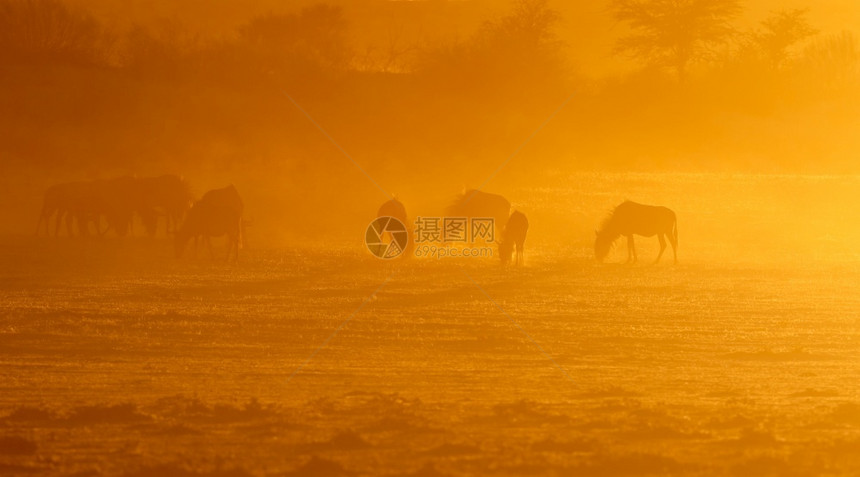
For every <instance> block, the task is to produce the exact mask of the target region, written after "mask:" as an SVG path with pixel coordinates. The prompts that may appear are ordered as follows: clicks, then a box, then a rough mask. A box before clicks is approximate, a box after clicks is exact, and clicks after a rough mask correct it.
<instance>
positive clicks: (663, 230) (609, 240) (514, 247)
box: [377, 189, 678, 265]
mask: <svg viewBox="0 0 860 477" xmlns="http://www.w3.org/2000/svg"><path fill="white" fill-rule="evenodd" d="M445 213H446V214H448V215H449V216H453V217H466V218H492V219H493V223H494V225H495V228H496V230H497V231H499V232H500V235H501V240H500V241H497V242H498V246H499V258H500V259H501V261H502V264H507V263H509V262H510V261H511V259H512V257H513V255H514V251H516V260H515V264H516V265H521V264H523V263H524V261H525V254H524V250H523V246H524V244H525V241H526V234H527V232H528V230H529V221H528V218H526V216H525V214H524V213H522V212H521V211H518V210H513V211H512V208H511V203H510V202H509V201H508V200H507V199H505V198H504V197H502V196H501V195H498V194H490V193H487V192H483V191H480V190H474V189H473V190H467V191H465V192H463V193H462V194H460V195H459V196H458V197H457V198H456V200H455V201H454V203H452V204H451V205H450V206H448V207H447V208H446V209H445ZM384 216H388V217H394V218H396V219H398V220H400V221H401V222H403V223H404V224H408V221H407V214H406V207H405V206H404V205H403V203H401V202H400V201H399V200H398V199H397V198H392V199H391V200H389V201H387V202H385V203H384V204H382V206H381V207H380V208H379V210H378V211H377V217H384ZM596 235H597V237H596V239H595V241H594V254H595V257H597V259H598V260H599V261H601V262H602V261H603V260H604V259H605V258H606V256H607V255H608V254H609V250H610V249H611V248H612V246H613V245H614V243H615V241H616V240H618V238H619V237H621V236H624V237H626V238H627V252H628V256H627V262H628V263H630V262H636V261H637V256H636V249H635V247H634V245H633V236H634V235H642V236H645V237H653V236H654V235H657V238H658V240H659V241H660V253H659V254H658V255H657V259H656V260H655V261H654V263H657V262H659V261H660V258H661V257H662V256H663V252H664V251H665V250H666V239H667V238H668V240H669V243H670V244H671V245H672V253H673V255H674V258H675V263H677V262H678V251H677V248H678V224H677V219H676V217H675V213H674V212H673V211H672V210H670V209H668V208H666V207H661V206H651V205H643V204H637V203H636V202H631V201H625V202H623V203H621V204H620V205H619V206H617V207H616V208H615V209H614V210H613V211H612V212H611V213H610V214H609V216H607V218H606V219H605V220H604V221H603V224H602V225H601V227H600V229H598V230H597V231H596ZM496 236H498V234H497V235H496ZM409 243H410V244H411V243H412V240H411V237H410V241H409Z"/></svg>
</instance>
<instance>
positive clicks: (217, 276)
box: [0, 185, 860, 477]
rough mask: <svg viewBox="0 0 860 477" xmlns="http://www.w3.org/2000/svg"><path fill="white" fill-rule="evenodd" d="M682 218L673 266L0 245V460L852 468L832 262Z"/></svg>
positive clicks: (212, 469)
mask: <svg viewBox="0 0 860 477" xmlns="http://www.w3.org/2000/svg"><path fill="white" fill-rule="evenodd" d="M774 187H777V186H774ZM824 187H829V186H826V185H825V186H824ZM855 190H856V189H855ZM549 193H554V192H552V191H550V192H549ZM678 194H679V195H681V193H680V192H679V193H678ZM541 200H544V199H541ZM571 200H575V199H571ZM539 204H540V202H539V201H536V202H534V203H532V204H529V203H526V205H527V206H528V205H531V207H533V208H534V209H540V207H539ZM685 205H686V206H688V207H695V206H696V204H693V205H689V204H685ZM540 210H548V209H545V208H544V209H540ZM721 210H722V209H721ZM745 210H746V209H745ZM719 213H720V214H723V215H721V216H720V217H722V216H724V215H725V214H726V212H725V211H720V212H719ZM745 213H746V212H745ZM551 215H552V214H551V213H550V212H543V213H542V212H538V213H534V214H532V217H537V218H539V219H540V218H541V217H542V216H543V217H548V216H551ZM679 215H680V213H679ZM691 215H692V214H691V213H690V212H687V213H686V216H687V217H688V219H687V220H686V221H684V220H683V219H682V220H681V221H680V231H681V243H682V245H681V247H682V248H681V250H682V252H683V253H682V254H681V258H682V260H681V263H680V264H679V265H677V266H672V265H671V264H670V263H669V262H670V261H668V260H665V259H664V263H662V264H660V265H657V266H649V265H645V264H638V265H635V266H623V265H618V264H615V263H610V264H605V265H600V264H597V263H594V261H593V259H591V257H590V251H589V249H588V242H589V239H588V238H587V236H586V238H583V239H582V240H581V241H578V242H571V243H569V244H567V245H564V246H561V245H558V244H553V246H550V245H548V241H547V240H541V239H539V238H535V239H532V240H533V241H534V245H533V247H532V248H531V249H530V250H527V256H528V259H529V262H528V266H527V267H525V268H522V269H513V268H509V269H506V270H503V269H501V268H500V267H499V266H498V264H497V263H496V262H495V261H494V260H492V259H460V260H439V261H436V260H421V259H411V260H404V261H397V262H394V263H383V262H381V261H379V260H377V259H375V258H373V257H371V256H370V255H369V254H368V253H367V252H366V251H365V250H361V247H358V246H355V244H353V245H339V246H330V247H322V246H319V245H318V244H317V246H308V247H290V248H286V247H262V246H260V247H250V248H249V249H248V250H246V251H245V254H244V256H243V260H242V262H241V263H239V264H237V265H226V264H223V263H220V262H211V261H209V260H207V259H198V260H189V259H186V260H183V261H176V260H174V259H173V257H172V256H171V248H170V244H169V243H167V242H166V241H163V240H157V241H150V240H147V239H143V238H134V239H127V240H117V239H105V240H69V239H61V240H56V239H53V238H46V237H41V238H38V239H32V238H29V237H26V238H25V237H20V236H19V237H14V236H10V237H6V238H4V239H2V252H0V257H2V268H0V473H11V474H13V475H16V474H17V475H57V474H66V475H70V474H74V475H82V476H83V475H158V476H160V477H164V476H169V475H183V476H185V475H236V476H243V475H299V476H304V475H321V476H327V475H392V476H393V475H414V476H460V475H511V476H513V475H586V476H588V475H606V476H610V475H612V476H614V475H757V476H763V475H780V476H783V475H833V476H837V475H845V476H848V475H856V474H857V472H858V471H860V453H858V452H857V450H858V449H860V385H858V382H860V381H858V377H860V321H858V318H860V290H858V287H860V286H858V283H860V262H858V261H857V260H856V258H855V257H856V255H850V254H849V255H845V254H846V253H849V252H846V250H849V246H848V245H847V244H846V243H843V242H844V240H843V239H842V238H840V237H838V236H837V237H836V238H833V236H832V234H828V232H827V231H826V230H825V231H824V232H822V233H823V234H824V235H826V236H827V237H830V238H827V239H826V240H825V241H824V242H825V243H824V246H826V247H830V248H829V249H826V250H827V256H826V257H824V258H821V257H819V259H815V256H814V255H810V254H807V255H804V254H799V255H797V254H795V256H796V257H799V258H797V259H791V260H784V259H783V258H784V257H783V255H782V254H781V253H778V251H773V250H771V251H770V252H771V253H770V255H769V256H768V259H767V260H764V259H762V260H758V261H756V260H751V259H745V258H744V257H747V258H749V257H751V256H753V255H754V254H753V253H752V252H749V253H747V254H745V255H744V254H741V255H740V257H741V258H738V255H736V254H729V253H727V252H726V251H725V249H729V250H740V249H742V248H743V247H742V246H740V245H738V241H724V243H727V244H728V245H726V246H725V248H720V247H719V246H718V245H717V244H718V243H719V242H720V240H718V238H714V237H713V236H712V235H709V234H707V233H705V232H703V230H706V228H707V227H706V225H707V221H708V220H712V221H714V222H715V223H719V220H718V219H717V218H714V217H713V216H703V215H699V216H698V219H693V218H691V217H690V216H691ZM681 217H684V216H683V215H681ZM703 217H704V218H703ZM697 220H698V222H697ZM822 220H824V219H822ZM537 223H540V220H538V221H537ZM703 224H704V225H703ZM771 225H772V224H771ZM589 226H590V224H589ZM534 230H535V231H536V232H534V233H535V234H537V236H538V237H539V233H540V231H541V228H540V226H537V227H536V228H535V229H534ZM697 234H698V235H697ZM729 235H731V233H727V234H726V236H729ZM741 235H742V236H743V234H741ZM359 236H360V234H359ZM697 236H698V237H700V238H701V240H699V241H696V240H694V239H696V237H697ZM706 237H710V238H709V239H708V240H710V241H708V240H705V238H706ZM771 240H772V237H768V238H763V239H762V241H761V242H758V243H756V244H755V246H754V248H755V247H758V248H759V250H762V249H763V247H764V245H763V244H764V243H766V242H770V241H771ZM776 240H777V243H783V242H781V241H780V239H776ZM782 240H785V239H782ZM651 242H653V239H652V240H650V241H646V240H644V239H643V240H640V241H639V242H638V243H640V244H641V245H640V247H641V249H640V257H641V259H642V260H643V261H647V260H649V259H651V258H653V256H654V254H655V253H656V251H655V249H654V244H653V243H651ZM770 243H772V242H770ZM828 244H829V245H828ZM684 247H686V248H684ZM813 248H814V247H813ZM623 250H624V247H620V250H619V251H617V252H616V253H615V255H614V256H613V258H612V259H613V261H615V262H617V261H619V260H622V259H623V258H624V257H623V253H622V252H623ZM819 250H820V249H819ZM810 257H811V258H810ZM846 257H847V259H846ZM374 292H375V293H374ZM336 331H337V332H336ZM335 332H336V333H335Z"/></svg>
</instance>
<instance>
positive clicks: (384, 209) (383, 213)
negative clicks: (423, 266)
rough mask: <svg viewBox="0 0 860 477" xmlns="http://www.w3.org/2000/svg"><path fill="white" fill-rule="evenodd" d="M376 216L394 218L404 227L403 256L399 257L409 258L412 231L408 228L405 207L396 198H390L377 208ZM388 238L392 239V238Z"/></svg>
mask: <svg viewBox="0 0 860 477" xmlns="http://www.w3.org/2000/svg"><path fill="white" fill-rule="evenodd" d="M376 216H377V217H394V218H395V219H397V220H399V221H400V222H401V223H402V224H403V226H404V227H406V247H405V248H404V249H403V254H402V255H401V256H402V257H403V258H406V257H408V256H410V255H411V252H412V249H413V245H414V244H413V242H412V231H411V229H410V227H409V218H408V216H407V214H406V207H405V206H404V205H403V202H400V200H398V199H397V198H396V197H392V198H391V200H388V201H386V202H385V203H384V204H382V205H380V206H379V210H377V211H376ZM389 235H390V233H389ZM389 238H390V239H392V237H389Z"/></svg>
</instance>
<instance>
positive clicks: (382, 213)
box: [376, 198, 407, 225]
mask: <svg viewBox="0 0 860 477" xmlns="http://www.w3.org/2000/svg"><path fill="white" fill-rule="evenodd" d="M376 216H377V217H394V218H395V219H397V220H399V221H401V222H403V225H406V224H407V222H406V207H404V206H403V202H400V201H399V200H397V198H392V199H391V200H389V201H387V202H385V203H384V204H382V205H380V206H379V210H378V211H377V212H376Z"/></svg>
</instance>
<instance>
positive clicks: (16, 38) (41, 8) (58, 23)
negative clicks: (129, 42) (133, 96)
mask: <svg viewBox="0 0 860 477" xmlns="http://www.w3.org/2000/svg"><path fill="white" fill-rule="evenodd" d="M115 43H116V39H115V38H114V37H113V35H110V34H109V33H108V32H107V31H105V29H104V28H103V27H102V25H101V24H100V23H99V22H98V21H96V19H95V18H94V17H93V16H92V15H90V14H89V13H87V12H85V11H82V10H77V9H73V8H69V7H67V6H66V5H65V4H64V3H63V2H61V1H59V0H14V1H13V0H0V63H6V62H18V63H38V62H46V63H48V62H55V63H72V64H84V65H92V64H104V63H107V62H108V61H109V60H110V57H111V55H112V53H113V49H114V47H115Z"/></svg>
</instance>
